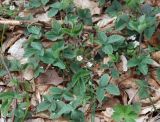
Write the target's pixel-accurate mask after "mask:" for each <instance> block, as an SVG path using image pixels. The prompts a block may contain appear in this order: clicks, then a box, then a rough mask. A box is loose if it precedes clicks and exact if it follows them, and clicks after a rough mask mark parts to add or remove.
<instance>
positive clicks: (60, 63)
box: [53, 60, 66, 69]
mask: <svg viewBox="0 0 160 122" xmlns="http://www.w3.org/2000/svg"><path fill="white" fill-rule="evenodd" d="M53 66H57V67H59V68H60V69H65V68H66V66H65V64H64V63H63V61H61V60H59V61H57V62H54V63H53Z"/></svg>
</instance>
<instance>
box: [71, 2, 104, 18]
mask: <svg viewBox="0 0 160 122" xmlns="http://www.w3.org/2000/svg"><path fill="white" fill-rule="evenodd" d="M74 4H75V6H76V7H78V8H82V9H85V8H88V9H90V11H91V15H95V14H100V12H101V9H100V8H99V7H98V3H97V2H94V1H91V0H74Z"/></svg>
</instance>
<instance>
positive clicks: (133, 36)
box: [127, 35, 136, 40]
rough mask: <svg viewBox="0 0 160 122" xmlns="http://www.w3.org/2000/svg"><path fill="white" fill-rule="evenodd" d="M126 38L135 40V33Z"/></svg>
mask: <svg viewBox="0 0 160 122" xmlns="http://www.w3.org/2000/svg"><path fill="white" fill-rule="evenodd" d="M127 40H136V35H132V36H130V37H128V38H127Z"/></svg>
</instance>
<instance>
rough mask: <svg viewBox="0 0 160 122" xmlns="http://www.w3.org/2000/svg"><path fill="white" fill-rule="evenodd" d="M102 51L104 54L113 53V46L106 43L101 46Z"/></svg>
mask: <svg viewBox="0 0 160 122" xmlns="http://www.w3.org/2000/svg"><path fill="white" fill-rule="evenodd" d="M102 51H103V52H104V53H105V54H108V55H109V54H112V53H113V47H112V45H110V44H108V45H105V46H104V47H103V48H102Z"/></svg>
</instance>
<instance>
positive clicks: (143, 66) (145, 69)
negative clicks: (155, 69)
mask: <svg viewBox="0 0 160 122" xmlns="http://www.w3.org/2000/svg"><path fill="white" fill-rule="evenodd" d="M138 69H139V71H140V72H141V73H142V74H143V75H147V73H148V66H147V65H146V64H140V65H138Z"/></svg>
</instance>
